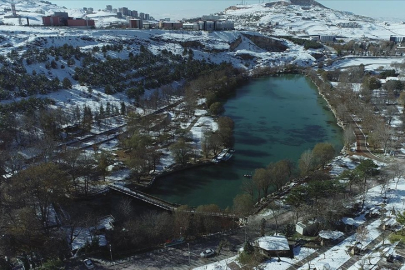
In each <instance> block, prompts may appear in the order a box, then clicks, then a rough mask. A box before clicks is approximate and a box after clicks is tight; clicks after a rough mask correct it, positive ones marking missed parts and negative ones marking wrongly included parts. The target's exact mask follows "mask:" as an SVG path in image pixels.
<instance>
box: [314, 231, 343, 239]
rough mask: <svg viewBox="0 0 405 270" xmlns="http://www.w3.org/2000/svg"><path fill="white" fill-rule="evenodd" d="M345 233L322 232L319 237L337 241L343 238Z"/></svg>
mask: <svg viewBox="0 0 405 270" xmlns="http://www.w3.org/2000/svg"><path fill="white" fill-rule="evenodd" d="M343 235H344V233H342V232H340V231H320V232H319V237H321V238H323V239H330V240H336V239H339V238H340V237H342V236H343Z"/></svg>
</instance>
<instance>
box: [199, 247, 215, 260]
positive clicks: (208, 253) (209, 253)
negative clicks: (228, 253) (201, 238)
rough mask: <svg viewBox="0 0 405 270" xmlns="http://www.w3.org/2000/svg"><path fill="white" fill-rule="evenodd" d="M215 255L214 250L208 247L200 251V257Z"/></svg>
mask: <svg viewBox="0 0 405 270" xmlns="http://www.w3.org/2000/svg"><path fill="white" fill-rule="evenodd" d="M214 255H215V250H213V249H211V248H209V249H206V250H204V251H203V252H201V253H200V256H201V258H208V257H211V256H214Z"/></svg>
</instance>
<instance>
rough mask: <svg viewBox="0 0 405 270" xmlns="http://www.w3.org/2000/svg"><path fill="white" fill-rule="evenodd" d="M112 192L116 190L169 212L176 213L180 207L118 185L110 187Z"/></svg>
mask: <svg viewBox="0 0 405 270" xmlns="http://www.w3.org/2000/svg"><path fill="white" fill-rule="evenodd" d="M108 187H109V189H110V190H114V191H117V192H119V193H122V194H125V195H127V196H130V197H132V198H135V199H138V200H141V201H144V202H146V203H148V204H151V205H154V206H156V207H159V208H161V209H163V210H167V211H171V212H173V211H175V210H176V209H177V207H179V206H180V205H178V204H174V203H169V202H166V201H164V200H162V199H159V198H157V197H154V196H152V195H149V194H146V193H143V192H141V191H138V190H136V191H135V190H131V189H129V188H126V187H122V186H118V185H108Z"/></svg>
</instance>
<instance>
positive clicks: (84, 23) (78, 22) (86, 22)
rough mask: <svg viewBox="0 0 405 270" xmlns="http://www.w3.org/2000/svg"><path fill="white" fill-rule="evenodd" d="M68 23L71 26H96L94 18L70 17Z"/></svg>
mask: <svg viewBox="0 0 405 270" xmlns="http://www.w3.org/2000/svg"><path fill="white" fill-rule="evenodd" d="M67 25H68V26H70V27H95V26H96V25H95V21H94V20H85V19H73V18H72V19H68V20H67Z"/></svg>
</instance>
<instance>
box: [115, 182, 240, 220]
mask: <svg viewBox="0 0 405 270" xmlns="http://www.w3.org/2000/svg"><path fill="white" fill-rule="evenodd" d="M108 188H109V189H110V190H114V191H116V192H119V193H121V194H124V195H127V196H130V197H132V198H134V199H138V200H141V201H144V202H146V203H148V204H151V205H154V206H156V207H159V208H161V209H163V210H166V211H170V212H174V211H176V209H177V208H178V207H179V206H180V204H176V203H170V202H167V201H165V200H162V199H159V198H157V197H154V196H152V195H149V194H146V193H144V192H141V191H138V190H131V189H129V188H126V187H123V186H119V185H113V184H111V185H108ZM184 212H188V213H192V214H198V215H204V216H211V217H226V218H237V217H238V216H237V215H235V214H233V213H227V212H223V211H221V212H196V211H195V209H191V210H188V211H184Z"/></svg>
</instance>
